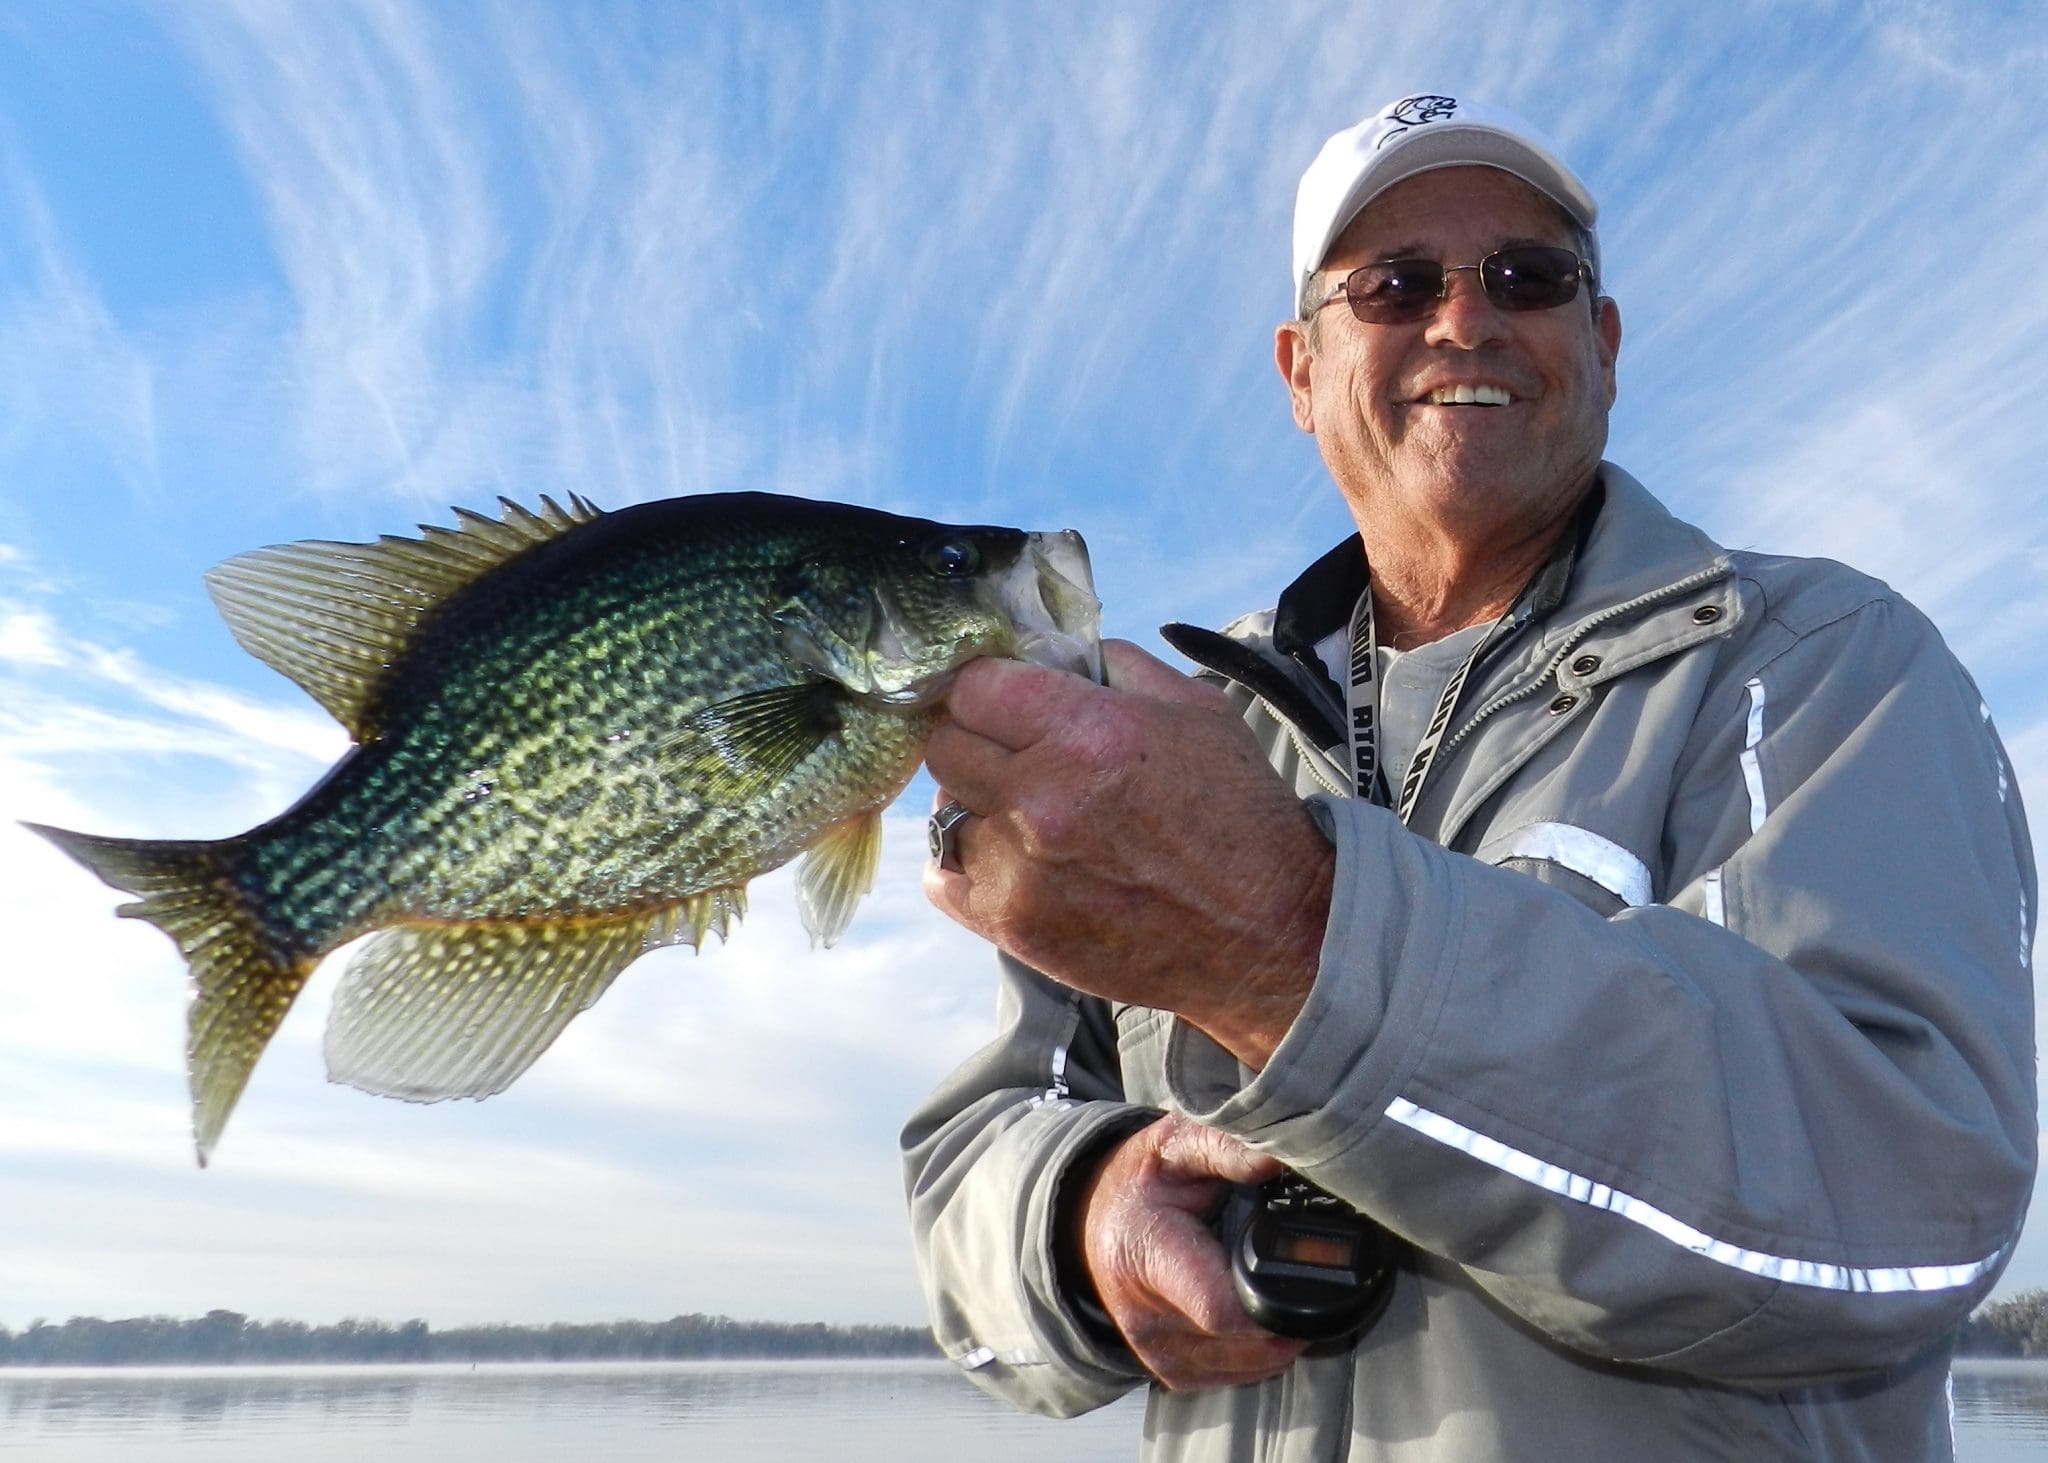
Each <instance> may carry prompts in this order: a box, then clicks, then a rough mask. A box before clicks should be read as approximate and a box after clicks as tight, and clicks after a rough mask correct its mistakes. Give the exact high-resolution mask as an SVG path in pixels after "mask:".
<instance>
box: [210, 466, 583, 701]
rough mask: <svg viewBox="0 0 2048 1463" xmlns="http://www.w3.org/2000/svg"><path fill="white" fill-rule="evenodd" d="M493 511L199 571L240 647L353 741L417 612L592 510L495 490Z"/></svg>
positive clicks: (421, 616)
mask: <svg viewBox="0 0 2048 1463" xmlns="http://www.w3.org/2000/svg"><path fill="white" fill-rule="evenodd" d="M498 501H499V503H500V504H501V505H502V507H503V509H504V514H503V516H502V517H501V518H495V519H493V518H486V517H485V516H484V515H483V514H481V513H472V512H470V511H469V510H468V509H465V508H458V509H456V510H455V516H456V518H457V520H458V521H459V522H460V525H461V526H460V527H457V528H438V527H434V526H432V525H426V524H423V525H421V528H420V537H419V538H416V539H414V538H399V537H396V536H393V535H390V534H387V535H385V536H384V537H383V538H381V539H379V540H377V542H375V543H371V544H349V543H329V542H322V541H317V540H315V541H308V542H305V543H296V544H280V545H277V546H276V547H274V548H267V549H252V550H251V551H249V552H248V553H246V554H237V555H235V557H234V558H232V559H229V560H227V561H226V562H225V563H222V564H219V565H216V566H215V567H214V568H213V569H210V570H209V571H207V575H206V588H207V592H208V593H209V594H211V595H212V596H213V602H214V604H215V605H217V606H218V607H219V609H220V612H221V617H222V618H223V619H225V620H226V621H227V622H228V629H230V630H231V631H233V632H234V636H235V639H236V640H238V641H239V642H241V645H242V648H243V649H244V650H246V651H248V652H249V653H250V654H251V655H253V656H255V657H256V658H257V659H258V660H260V661H262V662H263V663H264V664H265V665H267V666H269V667H270V668H271V669H273V670H275V671H278V672H280V673H282V674H283V675H285V676H288V677H290V678H291V679H292V680H293V681H294V682H296V683H297V684H298V685H299V686H300V687H301V688H302V689H303V690H304V691H305V692H306V693H307V694H308V695H310V696H311V697H312V698H313V699H314V700H315V701H318V702H319V703H320V704H321V705H322V706H324V707H326V708H327V710H328V711H329V712H330V713H331V714H332V715H333V717H334V719H335V720H337V721H339V722H340V723H341V724H342V725H343V726H345V727H347V728H348V730H349V735H350V736H352V737H354V738H355V739H356V740H357V741H358V742H360V741H363V740H365V739H366V738H367V737H369V736H370V735H371V734H372V733H373V732H374V731H375V730H376V728H374V727H372V726H371V725H369V713H368V708H369V706H370V703H371V702H372V701H373V699H374V698H375V695H376V691H377V688H378V687H379V686H381V685H382V684H383V683H384V680H385V678H386V676H388V675H389V673H390V668H391V666H392V665H393V664H395V663H396V662H397V661H398V660H400V659H401V658H402V657H403V656H404V654H405V650H406V647H407V646H408V645H409V644H410V643H411V641H412V639H413V637H414V635H415V634H416V633H417V632H418V630H419V627H420V625H421V624H422V623H423V622H424V621H425V620H426V618H427V616H428V615H429V614H430V613H431V612H432V611H433V610H434V609H435V608H436V607H438V606H439V605H441V604H442V603H443V602H445V601H446V600H448V599H450V598H451V597H453V596H454V595H455V593H456V592H457V591H458V590H461V589H464V588H466V587H467V586H469V585H470V584H472V583H474V582H475V581H476V580H478V579H481V578H483V577H484V575H486V574H488V573H490V572H491V571H492V570H494V569H497V568H498V567H500V566H501V565H503V564H506V563H509V562H510V561H511V560H513V559H515V558H517V557H519V555H521V554H523V553H525V552H526V551H527V550H529V549H531V548H533V547H535V546H536V545H539V544H543V543H546V542H547V541H548V540H550V539H555V538H560V537H561V536H562V535H563V534H566V533H568V532H569V531H570V530H571V529H574V528H576V527H577V526H578V525H579V524H584V523H588V522H590V521H591V520H592V519H594V518H599V517H602V516H603V514H602V512H601V511H600V510H599V509H598V508H597V506H596V505H595V504H592V503H590V502H589V501H588V500H586V499H584V498H581V497H576V496H571V498H570V499H569V506H568V507H567V508H563V507H561V506H560V505H559V504H557V503H556V502H555V501H554V500H553V499H552V498H542V499H541V500H540V501H541V509H540V511H539V512H538V513H534V512H531V511H529V510H527V509H525V508H522V507H520V506H519V505H518V504H517V503H514V502H512V501H511V500H510V499H506V498H501V499H499V500H498Z"/></svg>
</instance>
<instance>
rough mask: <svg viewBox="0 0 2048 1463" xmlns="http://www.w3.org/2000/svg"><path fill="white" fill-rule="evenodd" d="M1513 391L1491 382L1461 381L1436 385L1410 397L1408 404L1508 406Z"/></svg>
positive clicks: (1512, 398) (1510, 403)
mask: <svg viewBox="0 0 2048 1463" xmlns="http://www.w3.org/2000/svg"><path fill="white" fill-rule="evenodd" d="M1514 400H1515V397H1514V393H1513V392H1511V391H1509V390H1508V388H1507V387H1505V386H1499V385H1496V384H1494V383H1493V382H1490V381H1486V382H1461V383H1459V384H1457V385H1454V386H1437V387H1433V388H1431V389H1430V390H1428V391H1425V392H1423V393H1421V394H1420V395H1419V396H1416V397H1414V398H1413V399H1411V400H1410V401H1409V402H1408V403H1407V404H1408V405H1409V406H1510V405H1512V404H1513V403H1514Z"/></svg>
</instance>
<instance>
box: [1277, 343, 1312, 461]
mask: <svg viewBox="0 0 2048 1463" xmlns="http://www.w3.org/2000/svg"><path fill="white" fill-rule="evenodd" d="M1308 334H1309V326H1308V325H1307V324H1306V323H1305V322H1303V321H1300V320H1283V321H1281V322H1280V325H1279V327H1278V328H1277V329H1276V330H1274V332H1273V364H1274V365H1275V366H1276V367H1277V368H1279V371H1280V379H1281V380H1282V381H1285V382H1286V383H1287V397H1288V400H1289V401H1290V402H1291V403H1292V404H1293V408H1294V425H1295V426H1297V427H1299V428H1301V429H1302V431H1304V432H1307V433H1308V434H1309V435H1311V436H1313V435H1315V430H1316V415H1315V406H1314V401H1315V393H1314V391H1313V389H1312V388H1311V386H1310V384H1309V368H1310V367H1311V366H1312V365H1313V364H1314V363H1315V347H1314V346H1313V345H1312V344H1311V343H1310V341H1309V338H1308Z"/></svg>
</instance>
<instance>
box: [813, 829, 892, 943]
mask: <svg viewBox="0 0 2048 1463" xmlns="http://www.w3.org/2000/svg"><path fill="white" fill-rule="evenodd" d="M881 861H882V810H881V809H880V808H874V809H871V810H869V811H868V812H865V813H855V814H854V815H853V816H852V817H851V818H845V819H842V820H841V821H839V822H837V823H834V824H833V825H832V826H831V827H830V828H827V829H826V830H825V831H824V832H823V833H822V834H820V835H819V836H818V840H817V841H816V842H815V843H813V844H812V845H811V851H810V852H809V853H807V854H805V855H804V863H803V867H802V868H801V869H799V870H798V871H797V876H796V907H797V913H798V914H800V915H802V916H803V921H804V928H805V929H806V930H808V931H810V935H811V943H812V944H813V945H823V946H825V947H826V948H828V949H829V948H831V946H832V945H833V944H835V943H836V942H837V941H838V939H839V937H840V936H841V935H843V934H845V933H846V926H847V925H848V924H849V923H850V922H851V921H852V919H853V910H854V906H855V905H857V904H859V903H860V901H861V896H862V895H863V894H866V893H867V892H868V890H870V889H872V888H874V887H875V870H876V869H877V868H878V867H879V866H880V865H881Z"/></svg>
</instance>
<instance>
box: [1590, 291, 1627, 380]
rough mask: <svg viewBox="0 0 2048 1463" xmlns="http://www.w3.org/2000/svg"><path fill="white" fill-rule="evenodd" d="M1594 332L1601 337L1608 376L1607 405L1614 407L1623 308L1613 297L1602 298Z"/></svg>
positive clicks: (1597, 311)
mask: <svg viewBox="0 0 2048 1463" xmlns="http://www.w3.org/2000/svg"><path fill="white" fill-rule="evenodd" d="M1593 331H1594V334H1596V335H1598V336H1599V337H1600V364H1601V366H1602V368H1603V369H1604V370H1605V372H1606V374H1607V404H1608V405H1609V406H1613V405H1614V397H1615V384H1614V362H1615V360H1616V359H1617V358H1618V357H1619V356H1620V355H1621V306H1619V305H1617V304H1615V303H1614V297H1613V296H1612V295H1602V296H1601V297H1600V305H1599V308H1598V309H1597V310H1596V311H1595V312H1594V314H1593Z"/></svg>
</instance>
